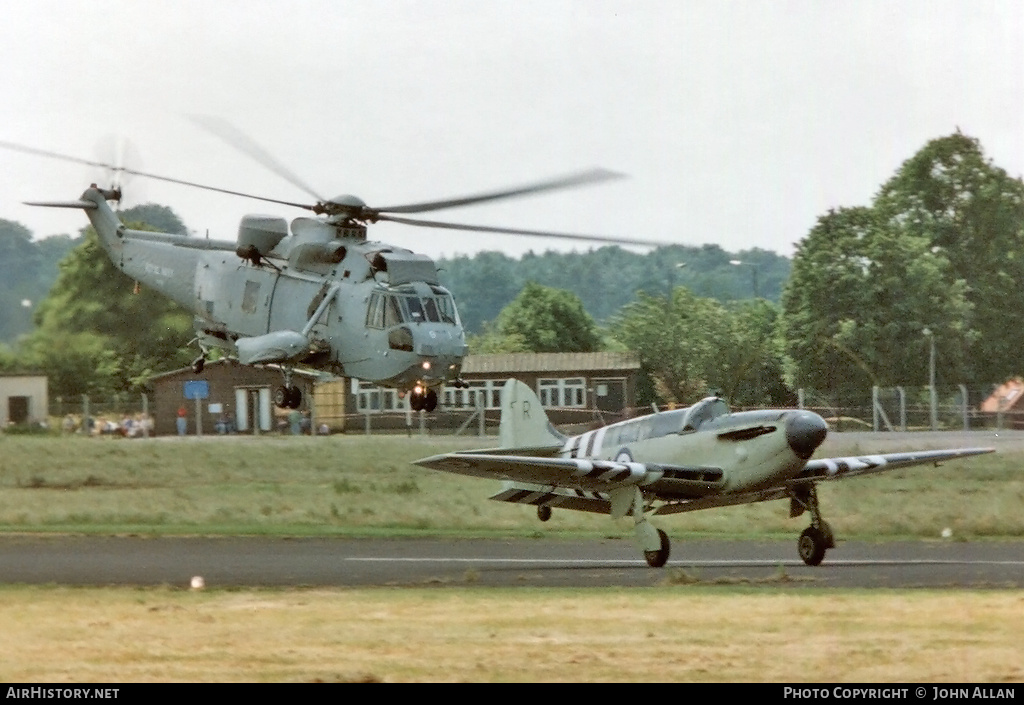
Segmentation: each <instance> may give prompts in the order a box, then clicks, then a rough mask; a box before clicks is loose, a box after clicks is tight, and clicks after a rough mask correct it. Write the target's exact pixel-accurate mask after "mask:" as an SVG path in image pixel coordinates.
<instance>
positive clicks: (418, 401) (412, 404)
mask: <svg viewBox="0 0 1024 705" xmlns="http://www.w3.org/2000/svg"><path fill="white" fill-rule="evenodd" d="M424 403H426V399H425V398H424V396H423V395H422V394H417V393H416V392H410V393H409V408H410V409H412V410H413V411H423V405H424Z"/></svg>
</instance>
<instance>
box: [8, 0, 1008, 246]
mask: <svg viewBox="0 0 1024 705" xmlns="http://www.w3.org/2000/svg"><path fill="white" fill-rule="evenodd" d="M0 91H2V92H0V96H2V99H0V116H2V118H0V141H6V142H14V143H17V144H23V145H26V146H30V147H34V148H38V149H44V150H49V151H54V152H59V153H63V154H68V155H72V156H76V157H81V158H85V159H96V160H101V161H115V160H117V159H119V157H117V150H116V149H115V145H117V144H122V143H125V142H127V143H128V144H129V145H130V148H129V149H127V151H126V152H125V154H126V155H127V156H126V158H125V159H124V160H123V163H124V165H125V166H128V167H131V168H135V169H139V170H142V171H148V172H151V173H156V174H160V175H165V176H169V177H173V178H178V179H184V180H189V181H195V182H199V183H203V184H209V185H212V186H217V187H221V188H227V189H232V190H237V191H243V192H246V193H253V194H257V195H263V196H267V197H271V198H276V199H283V200H289V201H298V202H310V201H311V200H312V197H311V196H310V195H309V194H307V193H304V192H303V191H302V190H300V189H298V188H297V187H296V186H295V185H293V184H292V183H289V182H288V181H287V180H285V179H283V178H281V176H279V175H277V174H274V173H273V172H271V171H269V170H268V169H266V168H264V167H263V166H261V165H259V164H257V163H255V162H254V161H253V160H252V159H250V158H249V157H248V156H246V155H244V154H242V153H240V152H238V151H237V150H235V149H233V148H232V147H230V146H228V145H227V144H225V143H224V142H222V141H220V140H219V139H218V138H216V137H215V136H213V135H211V134H210V133H209V132H207V131H205V130H203V129H201V128H200V127H199V126H198V125H197V124H196V122H195V121H194V120H192V119H190V116H195V115H200V116H212V117H215V118H217V119H220V120H225V121H227V122H229V123H231V124H232V125H234V126H235V127H236V128H237V129H238V130H240V131H242V132H244V133H245V134H247V135H248V136H249V137H250V138H251V139H252V140H253V141H255V142H256V143H258V144H259V145H261V146H262V147H263V148H264V149H265V150H266V151H267V152H269V153H270V154H272V155H273V156H274V157H275V158H276V160H277V161H278V162H280V163H281V164H283V165H286V166H287V167H288V169H290V170H291V171H292V172H293V173H294V174H296V175H297V176H298V177H300V178H301V180H302V181H303V182H305V183H306V184H308V185H309V186H310V187H312V189H313V190H314V191H315V192H316V193H317V194H319V195H321V196H324V197H333V196H336V195H338V194H345V193H347V194H354V195H357V196H358V197H360V198H362V199H363V200H364V201H365V202H367V203H368V204H370V205H372V206H389V205H397V204H402V203H410V202H420V201H426V200H435V199H442V198H448V197H454V196H462V195H466V194H473V193H478V192H481V191H487V190H492V189H497V188H503V187H507V186H515V185H519V184H522V183H528V182H532V181H536V180H541V179H546V178H549V177H555V176H560V175H564V174H568V173H573V172H576V171H579V170H583V169H588V168H592V167H602V168H606V169H610V170H614V171H616V172H621V173H623V174H625V175H626V177H627V178H623V179H619V180H615V181H610V182H606V183H602V184H598V185H591V186H587V187H583V188H577V189H573V190H567V191H559V192H555V193H548V194H544V195H541V196H533V197H529V198H519V199H514V200H510V201H505V202H502V203H498V204H490V205H476V206H471V207H464V208H458V209H452V210H447V211H442V212H437V213H430V214H427V215H425V216H424V217H428V218H435V219H440V220H448V221H456V222H464V223H472V224H484V225H496V226H507V227H516V228H531V229H544V230H555V231H563V232H570V233H590V234H596V235H604V236H612V237H613V236H627V237H639V238H645V239H651V240H656V241H658V242H665V243H666V244H671V243H678V244H684V245H698V246H699V245H704V244H717V245H719V246H721V247H723V248H724V249H726V250H728V251H730V252H737V251H741V250H745V249H749V248H754V247H758V248H763V249H767V250H772V251H775V252H777V253H780V254H782V255H786V256H790V255H792V253H793V249H794V245H795V243H797V242H798V241H800V240H801V239H802V238H804V237H805V236H806V235H807V233H808V232H809V230H810V229H811V228H812V227H813V225H814V223H815V221H816V219H817V218H818V217H819V216H821V215H823V214H825V213H826V212H827V211H828V210H829V209H831V208H838V207H846V206H860V205H868V204H869V203H870V201H871V199H872V197H873V196H874V194H875V193H876V192H877V191H878V189H879V188H880V187H881V185H882V184H883V183H884V182H885V181H886V180H887V179H889V178H890V177H891V176H892V175H893V174H894V173H895V171H896V170H897V169H898V168H899V166H900V164H901V163H902V162H904V161H905V160H906V159H908V158H910V157H911V156H913V154H914V153H915V152H917V151H918V150H919V149H921V148H922V147H923V146H924V145H925V144H926V143H927V142H928V141H929V140H931V139H935V138H939V137H942V136H945V135H949V134H951V133H953V132H954V131H956V130H957V129H960V130H961V131H962V132H963V133H964V134H967V135H970V136H972V137H976V138H978V139H979V140H980V142H981V145H982V147H983V149H984V150H985V153H986V155H987V157H988V158H989V159H990V160H991V161H992V162H993V163H994V164H995V165H996V166H998V167H1001V168H1003V169H1005V170H1006V171H1007V172H1009V173H1010V175H1011V176H1015V177H1018V176H1021V174H1022V173H1024V129H1022V128H1024V121H1022V120H1021V106H1024V3H1021V2H1019V1H1018V0H1007V1H1002V0H991V1H985V0H980V1H974V0H971V1H968V0H964V1H953V0H927V1H914V0H906V1H902V2H893V1H890V0H885V1H881V0H855V1H851V0H834V1H831V2H820V1H818V0H773V1H768V0H742V1H738V0H577V1H573V0H514V1H513V0H489V1H488V2H479V1H478V0H465V1H463V0H288V1H285V0H244V1H243V0H239V1H232V0H200V1H193V0H173V1H169V0H146V2H141V1H139V2H126V1H124V0H116V1H110V0H93V1H91V2H56V1H54V2H46V1H39V0H36V1H33V2H18V3H7V4H5V6H4V22H3V23H0ZM107 179H109V175H107V174H104V173H103V171H102V170H97V169H92V168H90V167H86V166H82V165H79V164H72V163H66V162H60V161H55V160H50V159H45V158H41V157H38V156H31V155H26V154H21V153H16V152H10V151H0V193H2V194H3V195H2V197H0V218H3V219H7V220H14V221H17V222H20V223H21V224H23V225H25V226H26V227H28V228H29V229H30V230H32V231H33V233H34V234H35V236H37V237H43V236H47V235H52V234H57V233H71V234H74V233H77V231H78V229H79V228H81V227H82V225H84V224H85V222H86V221H85V218H84V216H83V215H82V214H81V213H79V212H76V211H73V210H68V211H64V210H48V209H39V208H30V207H27V206H24V205H22V204H21V202H22V201H25V200H33V199H34V200H59V199H73V198H76V197H77V196H78V195H79V194H80V193H81V192H82V190H83V189H84V188H85V187H86V186H87V185H88V184H89V183H90V182H91V181H99V182H101V183H103V182H104V181H105V180H107ZM124 190H125V201H124V204H125V205H126V206H129V205H135V204H138V203H145V202H156V203H160V204H163V205H168V206H170V207H171V208H173V209H174V210H175V212H177V213H178V215H179V216H180V217H181V218H182V219H183V220H184V221H185V223H186V225H187V226H188V227H189V229H190V230H192V231H194V232H196V233H197V234H200V235H205V234H207V233H209V236H210V237H212V238H217V239H233V238H234V237H235V236H236V234H237V227H238V221H239V220H240V218H241V217H242V216H243V215H244V214H246V213H266V214H273V215H280V216H283V217H286V218H288V219H291V218H294V217H299V216H303V215H304V214H305V212H304V211H302V210H300V209H293V208H289V207H286V206H280V205H274V204H270V203H261V202H258V201H253V200H249V199H242V198H237V197H232V196H226V195H221V194H215V193H210V192H205V191H201V190H197V189H189V188H186V187H182V186H176V185H171V184H164V183H161V182H157V181H152V180H146V179H142V178H139V177H135V178H131V179H130V180H127V181H126V182H125V184H124ZM371 238H372V239H376V240H381V241H385V242H389V243H392V244H394V245H397V246H400V247H406V248H409V249H412V250H415V251H417V252H422V253H425V254H428V255H430V256H432V257H441V256H453V255H456V254H473V253H475V252H478V251H481V250H498V251H502V252H505V253H507V254H509V255H511V256H519V255H521V254H523V253H524V252H526V251H528V250H534V251H536V252H542V251H544V250H547V249H559V250H564V251H568V250H571V249H577V250H579V249H584V248H585V247H586V246H583V245H580V244H578V243H575V244H574V243H567V242H564V241H555V240H541V239H537V238H522V237H512V236H502V235H484V234H469V233H457V232H450V231H448V232H446V231H438V230H433V229H423V228H412V227H409V226H404V225H398V224H394V223H379V224H377V225H374V226H372V229H371Z"/></svg>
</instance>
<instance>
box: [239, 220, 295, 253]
mask: <svg viewBox="0 0 1024 705" xmlns="http://www.w3.org/2000/svg"><path fill="white" fill-rule="evenodd" d="M287 235H288V221H286V220H285V219H284V218H278V217H276V216H272V215H246V216H243V217H242V222H241V223H239V225H238V244H237V247H236V248H235V254H236V255H238V256H239V257H241V258H242V259H244V260H247V261H249V262H252V263H253V264H259V263H260V260H261V259H262V258H264V257H266V256H267V253H269V252H270V251H271V250H273V249H274V248H275V247H277V244H278V243H279V242H281V240H283V239H284V238H285V237H286V236H287Z"/></svg>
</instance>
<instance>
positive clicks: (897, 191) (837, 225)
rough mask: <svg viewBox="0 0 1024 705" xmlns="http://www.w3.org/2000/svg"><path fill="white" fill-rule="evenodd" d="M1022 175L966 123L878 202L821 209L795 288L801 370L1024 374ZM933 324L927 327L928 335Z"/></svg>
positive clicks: (847, 385)
mask: <svg viewBox="0 0 1024 705" xmlns="http://www.w3.org/2000/svg"><path fill="white" fill-rule="evenodd" d="M1022 246H1024V184H1022V182H1021V181H1020V180H1019V179H1011V178H1009V177H1008V176H1007V175H1006V173H1005V172H1004V171H1003V170H1002V169H999V168H997V167H995V166H993V165H992V164H991V163H990V162H989V161H988V160H986V159H985V157H984V155H983V153H982V151H981V147H980V145H979V143H978V141H977V140H975V139H973V138H970V137H967V136H965V135H962V134H960V133H959V132H958V133H956V134H954V135H950V136H948V137H943V138H941V139H937V140H932V141H931V142H929V143H928V144H927V145H925V147H924V148H922V149H921V150H920V151H919V152H918V153H917V154H915V155H914V156H913V157H912V158H911V159H909V160H907V161H906V162H905V163H904V164H903V165H902V166H901V167H900V169H899V170H898V171H897V172H896V174H895V175H894V176H893V177H892V178H891V179H890V180H889V181H888V182H886V184H885V185H883V187H882V189H881V190H880V192H879V194H878V196H877V197H876V198H875V200H874V203H873V204H872V206H871V207H859V208H843V209H840V210H838V211H832V212H829V213H828V214H827V215H825V216H822V217H821V218H819V220H818V222H817V224H816V225H815V227H814V228H813V229H812V230H811V232H810V234H809V235H808V236H807V238H806V239H805V240H804V241H803V242H801V243H800V245H799V246H798V249H797V253H796V256H795V257H794V260H793V270H792V275H791V277H790V280H789V283H788V284H787V286H786V290H785V292H784V293H783V299H782V301H783V312H784V313H783V331H784V338H785V349H786V353H787V354H788V356H789V358H790V361H791V367H790V372H791V374H792V382H793V383H794V384H795V385H796V386H807V387H813V388H817V389H819V390H825V391H829V392H832V393H846V392H851V391H852V390H854V389H859V390H860V391H861V392H862V393H863V392H864V391H866V390H867V389H868V388H870V386H871V385H875V384H877V385H881V386H895V385H903V384H917V385H924V384H927V382H928V365H927V364H926V363H923V362H922V361H925V360H927V359H928V355H929V346H930V342H931V340H932V339H933V340H934V341H935V343H936V361H937V373H938V374H937V376H938V378H939V381H940V382H942V381H945V382H946V383H960V382H966V383H979V382H980V383H988V382H992V381H996V380H1000V379H1003V378H1005V377H1007V376H1010V375H1013V374H1019V373H1020V372H1021V371H1022V369H1021V368H1022V367H1024V361H1022V360H1021V358H1020V354H1019V343H1018V340H1017V338H1018V336H1017V331H1018V330H1020V329H1021V327H1022V326H1024V247H1022ZM926 330H927V331H928V333H929V335H926V334H925V331H926Z"/></svg>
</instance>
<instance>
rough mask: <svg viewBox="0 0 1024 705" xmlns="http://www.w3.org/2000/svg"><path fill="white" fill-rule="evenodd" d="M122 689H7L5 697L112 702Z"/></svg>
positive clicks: (12, 687)
mask: <svg viewBox="0 0 1024 705" xmlns="http://www.w3.org/2000/svg"><path fill="white" fill-rule="evenodd" d="M119 690H120V688H43V687H31V688H25V687H19V688H15V687H14V686H11V687H9V688H7V693H6V695H5V696H4V697H7V698H25V699H26V700H34V699H36V698H38V699H40V700H111V699H115V698H117V691H119Z"/></svg>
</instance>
